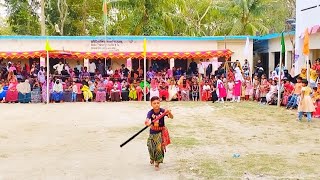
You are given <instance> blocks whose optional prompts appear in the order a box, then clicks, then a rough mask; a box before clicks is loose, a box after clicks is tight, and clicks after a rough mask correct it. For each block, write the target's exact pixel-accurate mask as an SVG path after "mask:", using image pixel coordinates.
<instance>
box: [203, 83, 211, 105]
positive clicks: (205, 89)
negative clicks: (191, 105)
mask: <svg viewBox="0 0 320 180" xmlns="http://www.w3.org/2000/svg"><path fill="white" fill-rule="evenodd" d="M211 96H212V95H211V87H210V85H209V83H208V81H206V82H205V83H204V85H203V87H202V93H201V97H202V101H209V100H210V99H211Z"/></svg>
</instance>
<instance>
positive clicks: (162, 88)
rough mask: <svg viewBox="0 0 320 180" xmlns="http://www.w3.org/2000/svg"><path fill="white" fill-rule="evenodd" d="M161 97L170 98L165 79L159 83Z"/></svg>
mask: <svg viewBox="0 0 320 180" xmlns="http://www.w3.org/2000/svg"><path fill="white" fill-rule="evenodd" d="M159 97H160V99H161V100H163V99H165V100H166V101H168V99H169V92H168V86H167V84H166V82H164V81H163V82H162V83H161V85H159Z"/></svg>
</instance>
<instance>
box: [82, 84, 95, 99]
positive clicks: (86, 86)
mask: <svg viewBox="0 0 320 180" xmlns="http://www.w3.org/2000/svg"><path fill="white" fill-rule="evenodd" d="M88 81H89V79H88V78H86V80H84V81H83V82H82V88H81V91H82V94H83V98H84V100H85V102H89V100H92V98H93V94H92V92H91V91H90V88H89V83H88Z"/></svg>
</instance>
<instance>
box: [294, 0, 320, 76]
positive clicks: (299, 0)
mask: <svg viewBox="0 0 320 180" xmlns="http://www.w3.org/2000/svg"><path fill="white" fill-rule="evenodd" d="M311 7H315V8H311ZM306 8H311V9H308V10H305V9H306ZM319 17H320V0H296V55H297V59H296V63H295V64H296V69H295V73H296V74H298V73H299V72H300V69H301V67H302V66H305V62H306V61H305V60H306V58H305V57H304V56H303V55H302V47H303V39H301V38H300V36H301V34H302V33H304V31H305V29H306V28H309V30H310V28H311V27H313V26H315V25H320V18H319ZM310 49H320V33H317V34H313V35H310ZM311 52H312V50H311ZM310 57H312V58H311V60H314V58H315V57H313V54H310Z"/></svg>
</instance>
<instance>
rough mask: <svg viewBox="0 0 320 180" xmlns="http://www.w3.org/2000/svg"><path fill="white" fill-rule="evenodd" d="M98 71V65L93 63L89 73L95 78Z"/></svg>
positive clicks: (90, 65)
mask: <svg viewBox="0 0 320 180" xmlns="http://www.w3.org/2000/svg"><path fill="white" fill-rule="evenodd" d="M96 69H97V66H96V64H95V63H94V62H93V61H91V63H90V64H89V73H90V76H91V77H93V76H94V74H95V72H96Z"/></svg>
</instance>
